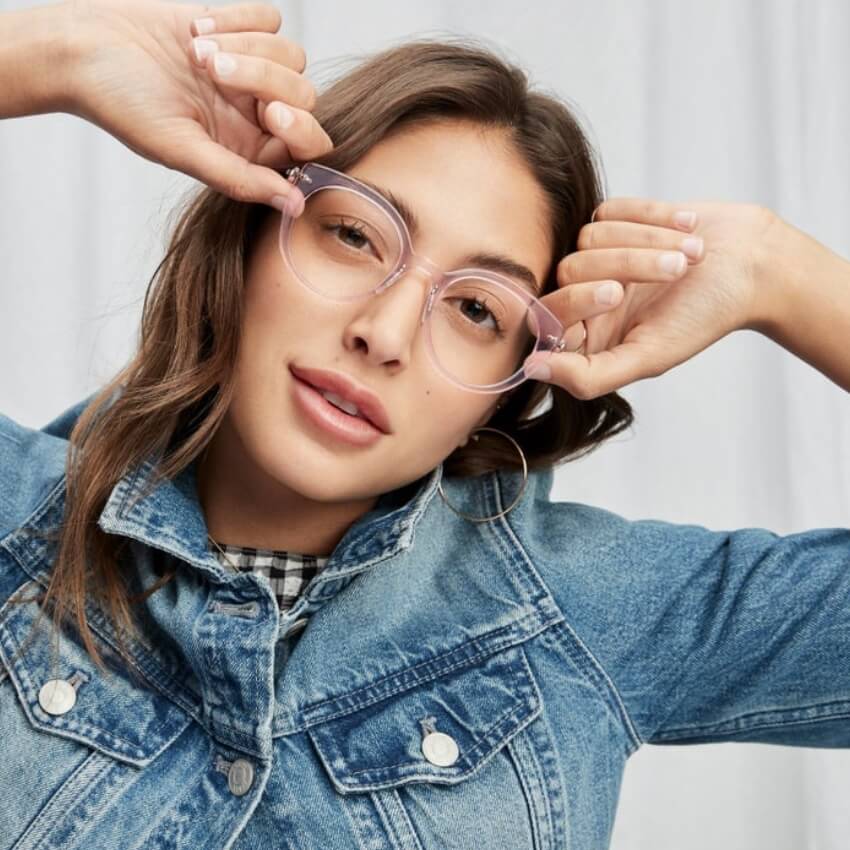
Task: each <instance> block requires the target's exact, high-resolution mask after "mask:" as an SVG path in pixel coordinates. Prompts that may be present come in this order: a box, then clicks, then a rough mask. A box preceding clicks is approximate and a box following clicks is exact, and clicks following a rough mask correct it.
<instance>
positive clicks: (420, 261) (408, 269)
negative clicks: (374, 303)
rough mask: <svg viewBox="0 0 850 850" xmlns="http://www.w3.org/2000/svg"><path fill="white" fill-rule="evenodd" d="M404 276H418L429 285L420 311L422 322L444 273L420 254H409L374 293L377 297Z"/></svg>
mask: <svg viewBox="0 0 850 850" xmlns="http://www.w3.org/2000/svg"><path fill="white" fill-rule="evenodd" d="M405 274H420V275H421V276H423V277H424V278H425V280H426V281H428V283H429V284H430V286H429V287H428V298H427V300H426V302H425V307H424V309H423V311H422V320H423V321H424V320H425V316H427V315H428V313H430V312H431V305H432V304H433V303H434V297H435V296H436V294H437V292H438V291H439V289H440V286H441V284H442V283H443V281H444V280H445V277H446V273H445V272H444V271H443V270H442V269H441V268H440V267H439V266H438V265H437V264H436V263H435V262H434V261H433V260H431V259H429V258H428V257H425V256H423V255H421V254H414V253H413V252H410V253H409V254H408V255H407V258H406V259H405V261H404V262H403V263H402V264H401V266H400V267H399V268H398V269H396V270H395V271H394V272H393V273H392V274H391V275H390V276H389V277H388V278H387V279H386V280H385V281H384V282H383V283H382V284H381V285H380V286H379V287H378V288H377V289H376V290H375V292H374V294H375V295H379V294H380V293H381V292H383V291H384V290H385V289H389V288H390V287H391V286H392V285H393V284H394V283H396V281H398V279H399V278H400V277H401V276H402V275H405Z"/></svg>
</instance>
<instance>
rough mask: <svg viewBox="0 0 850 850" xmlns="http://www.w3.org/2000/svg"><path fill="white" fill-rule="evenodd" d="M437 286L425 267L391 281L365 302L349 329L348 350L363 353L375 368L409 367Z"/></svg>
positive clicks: (403, 273)
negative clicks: (422, 321)
mask: <svg viewBox="0 0 850 850" xmlns="http://www.w3.org/2000/svg"><path fill="white" fill-rule="evenodd" d="M433 283H434V274H433V271H432V270H431V269H430V268H429V267H428V265H426V264H423V263H417V264H416V265H414V266H411V267H410V268H408V269H405V270H404V271H403V272H402V273H401V274H399V275H398V276H397V277H395V278H393V279H390V280H389V281H387V283H385V284H384V286H383V287H382V288H381V289H379V290H378V291H377V292H376V293H375V294H374V295H372V296H371V297H370V298H367V299H364V301H363V302H362V303H361V305H360V307H359V309H358V310H357V312H356V313H355V314H354V316H353V318H352V319H351V321H350V322H349V323H348V325H347V326H346V329H345V340H344V341H345V346H346V348H348V349H350V350H356V349H358V348H359V349H361V350H363V351H364V352H365V354H366V356H367V357H368V359H369V361H370V362H371V363H372V364H373V365H375V366H380V365H382V364H389V365H392V366H394V367H395V368H396V369H400V368H406V367H407V366H409V365H410V362H411V359H412V357H413V352H414V350H415V349H416V347H417V346H418V345H420V343H421V331H422V327H421V319H422V316H423V313H424V309H425V306H426V304H427V299H428V295H429V294H430V292H431V290H432V287H433ZM423 350H424V346H423Z"/></svg>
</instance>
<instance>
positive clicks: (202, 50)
mask: <svg viewBox="0 0 850 850" xmlns="http://www.w3.org/2000/svg"><path fill="white" fill-rule="evenodd" d="M192 44H193V46H194V48H195V56H196V58H197V60H198V62H203V61H204V59H206V58H207V56H209V55H210V53H215V52H216V51H217V50H218V44H216V42H214V41H212V40H211V39H209V38H196V39H193V41H192Z"/></svg>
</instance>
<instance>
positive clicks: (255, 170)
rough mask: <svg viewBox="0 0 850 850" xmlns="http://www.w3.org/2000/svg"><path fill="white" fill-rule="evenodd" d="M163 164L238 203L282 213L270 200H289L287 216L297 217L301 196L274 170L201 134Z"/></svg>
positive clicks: (178, 147) (191, 135)
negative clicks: (257, 205)
mask: <svg viewBox="0 0 850 850" xmlns="http://www.w3.org/2000/svg"><path fill="white" fill-rule="evenodd" d="M169 160H170V161H169V162H168V163H165V164H166V165H169V166H170V167H173V168H177V169H179V170H180V171H182V172H184V173H185V174H189V175H191V176H192V177H195V178H197V179H198V180H201V181H203V182H204V183H206V184H207V185H208V186H211V187H212V188H213V189H215V190H216V191H218V192H221V193H222V194H224V195H227V196H228V197H230V198H233V199H234V200H237V201H243V202H246V203H265V204H270V205H272V206H274V207H276V208H277V209H281V206H280V204H279V203H277V202H275V203H273V200H272V199H273V198H275V197H276V196H277V197H280V198H286V199H288V198H292V199H293V200H292V201H291V204H292V206H291V207H290V210H289V211H290V212H292V213H293V214H294V215H298V214H300V211H301V210H303V208H304V195H303V194H302V192H301V191H300V190H299V189H298V188H297V187H296V186H293V185H292V184H291V183H290V182H289V181H288V180H286V178H285V177H283V176H282V175H281V174H278V173H277V172H276V171H275V170H274V169H272V168H267V167H265V166H262V165H259V164H255V163H252V162H249V161H248V160H247V159H245V158H244V157H242V156H239V154H237V153H234V152H233V151H231V150H229V149H228V148H225V147H223V146H222V145H219V144H217V143H216V142H214V141H213V140H212V139H211V138H210V137H209V136H207V135H206V134H204V133H203V132H202V131H199V132H197V133H189V134H187V137H186V139H185V140H184V141H183V144H177V145H175V153H174V154H173V155H172V156H171V157H170V158H169Z"/></svg>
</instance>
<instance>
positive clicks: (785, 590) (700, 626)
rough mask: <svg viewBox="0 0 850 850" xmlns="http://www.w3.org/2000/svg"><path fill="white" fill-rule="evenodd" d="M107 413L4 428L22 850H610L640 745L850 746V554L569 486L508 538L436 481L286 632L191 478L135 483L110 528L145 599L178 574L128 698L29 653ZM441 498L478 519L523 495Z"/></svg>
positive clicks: (381, 517) (2, 634)
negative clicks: (227, 554)
mask: <svg viewBox="0 0 850 850" xmlns="http://www.w3.org/2000/svg"><path fill="white" fill-rule="evenodd" d="M87 401H88V399H86V400H84V401H83V402H81V403H80V404H78V405H76V406H75V407H73V408H71V409H70V410H69V411H66V412H65V413H64V414H63V415H62V416H60V417H59V418H57V419H56V420H54V421H53V422H52V423H50V424H49V425H47V426H45V427H44V428H43V429H41V430H34V429H30V428H26V427H23V426H21V425H19V424H17V423H15V422H14V421H12V420H10V419H8V418H6V417H2V416H0V479H1V481H0V850H7V848H15V850H34V848H45V849H46V848H51V850H54V848H55V850H59V848H61V850H76V848H80V850H100V848H103V850H107V849H108V850H118V848H120V850H129V848H134V850H141V848H145V850H154V848H157V850H164V848H187V850H206V848H209V850H213V849H214V848H215V850H219V848H239V850H243V848H244V850H249V848H250V850H266V848H276V850H283V849H284V848H288V849H289V850H454V848H457V849H458V850H461V848H462V850H480V848H486V849H487V850H491V848H498V850H554V848H558V850H565V848H570V850H597V848H599V850H601V848H605V847H607V846H608V844H609V838H610V835H611V831H612V824H613V820H614V816H615V812H616V808H617V799H618V794H619V789H620V784H621V777H622V773H623V769H624V766H625V763H626V759H628V757H629V756H630V755H631V754H632V753H634V752H635V751H636V750H637V749H638V747H640V746H641V745H642V744H645V743H651V744H687V743H705V742H711V741H758V742H769V743H774V744H787V745H792V746H808V747H848V746H850V530H848V529H846V528H821V529H814V530H811V531H806V532H803V533H797V534H791V535H788V536H779V535H776V534H774V533H773V532H771V531H768V530H765V529H759V528H742V529H736V530H729V531H712V530H709V529H707V528H704V527H702V526H699V525H676V524H671V523H667V522H662V521H658V520H651V519H647V520H640V521H631V520H627V519H624V518H623V517H620V516H618V515H616V514H614V513H611V512H609V511H606V510H603V509H600V508H597V507H591V506H588V505H583V504H577V503H574V502H552V501H550V498H549V494H550V488H551V484H552V471H551V470H548V471H544V472H538V473H535V474H532V475H530V476H529V483H528V490H527V492H526V493H525V495H524V497H523V499H522V501H521V502H520V504H519V505H518V506H517V507H516V508H515V509H514V510H513V511H511V512H510V513H509V514H508V515H507V516H506V517H504V518H502V519H500V520H498V521H495V522H490V523H484V524H472V523H469V522H467V521H465V520H463V519H462V518H460V517H458V516H456V515H455V514H454V513H453V512H452V511H451V510H450V509H449V508H448V507H447V506H446V505H444V504H443V502H442V500H441V499H440V498H439V495H438V494H437V492H436V486H437V482H438V481H439V480H440V476H441V474H442V469H441V468H440V467H438V468H437V469H435V470H434V471H433V472H432V473H430V474H429V475H427V476H425V477H423V479H421V480H419V481H417V482H414V483H413V484H412V485H410V486H409V487H406V488H400V489H399V490H398V491H395V492H393V493H390V494H386V495H385V496H383V497H382V498H381V499H380V501H379V502H378V504H377V505H376V507H375V509H374V510H372V511H371V512H369V513H368V514H366V515H365V516H363V517H361V518H360V519H359V520H358V521H357V522H355V523H354V525H353V526H352V527H351V528H350V529H349V530H348V531H347V533H346V534H345V536H344V537H343V539H342V540H341V541H340V543H339V544H338V546H337V547H336V549H335V550H334V552H333V554H332V556H331V558H330V560H329V561H328V564H327V566H326V567H325V569H324V570H323V571H322V572H321V573H320V574H319V575H317V576H315V577H314V578H313V579H312V580H311V582H310V583H309V585H308V586H307V587H306V589H305V592H304V594H303V595H302V596H301V597H300V598H299V600H298V602H297V603H296V604H295V606H294V607H293V608H292V609H290V610H289V611H288V612H286V613H285V614H284V615H280V614H279V611H278V608H277V606H276V604H275V601H274V597H273V595H272V592H271V588H270V586H269V583H268V580H267V579H266V578H265V577H263V576H261V575H257V574H250V573H242V574H233V573H231V572H227V571H225V570H224V569H223V568H222V567H221V566H220V565H219V563H218V562H217V560H216V559H215V557H214V556H213V555H212V554H211V553H210V552H209V551H208V547H207V542H206V525H205V522H204V516H203V513H202V510H201V508H200V504H199V502H198V500H197V492H196V479H195V477H194V476H195V469H194V467H189V468H188V469H187V470H185V471H184V472H183V473H182V474H181V475H180V476H178V477H177V478H176V479H175V480H174V481H168V482H164V483H163V484H161V485H160V486H159V487H158V488H157V489H156V490H155V491H154V492H153V493H152V494H151V495H150V496H148V497H147V498H146V499H144V500H141V501H138V502H137V503H136V504H135V505H131V503H130V498H129V497H130V496H131V495H132V494H134V493H135V492H138V488H139V485H140V483H141V482H142V481H143V480H144V479H145V476H146V475H147V474H148V473H149V472H150V469H151V467H150V465H149V464H148V463H144V464H141V465H140V466H139V468H137V469H134V470H132V471H131V472H129V473H128V474H127V475H126V476H125V477H124V478H123V479H122V480H121V481H120V482H119V483H118V484H117V485H116V486H115V488H114V490H113V491H112V494H111V496H110V497H109V500H108V502H107V504H106V506H105V508H104V510H103V512H102V514H101V516H100V519H99V525H100V527H101V528H102V529H104V531H106V532H108V533H109V534H116V535H121V536H123V537H125V538H127V539H128V541H129V543H128V546H127V547H126V548H125V550H124V552H125V553H126V557H125V563H124V564H122V566H123V567H124V568H125V569H126V575H127V577H128V580H129V581H130V582H131V587H132V589H133V590H135V591H139V590H141V589H142V588H144V587H146V586H148V585H150V584H151V583H153V582H154V581H155V580H156V579H157V578H158V577H159V576H160V573H161V570H162V569H163V568H169V567H177V575H176V577H175V579H174V580H173V581H171V582H170V583H168V584H166V585H165V586H164V587H163V588H161V589H160V590H159V591H157V592H156V593H154V594H153V595H152V596H151V597H150V598H149V599H148V600H147V601H146V602H145V603H143V604H141V605H137V606H135V608H134V610H136V611H137V612H138V616H139V617H140V619H141V620H142V621H143V624H144V627H145V637H146V641H147V643H138V644H134V645H133V647H132V650H133V658H134V669H133V675H130V674H129V673H128V671H127V670H125V669H122V668H121V667H120V666H119V665H118V664H117V663H115V664H114V667H113V666H112V665H111V667H113V669H111V672H110V675H109V676H104V675H103V674H102V673H100V672H99V671H98V670H97V668H96V667H95V666H94V664H93V663H92V662H91V661H90V659H89V658H88V656H87V655H86V653H85V652H84V650H83V649H82V647H81V645H80V642H79V641H78V639H76V637H75V635H74V634H72V633H71V631H70V630H68V631H67V632H66V633H64V634H63V635H62V636H61V640H60V641H59V642H58V648H57V652H56V654H55V657H54V658H53V659H52V660H51V654H50V643H51V641H50V637H49V629H48V628H47V627H45V628H43V629H41V630H39V631H38V632H37V633H36V637H35V638H34V639H33V641H32V643H31V644H30V645H29V646H28V647H27V649H26V651H25V652H24V653H23V654H22V655H21V656H20V657H18V658H14V657H13V656H14V655H15V653H16V651H17V650H18V649H19V648H20V645H21V642H22V640H23V638H24V637H25V635H26V634H27V632H28V629H29V626H30V623H31V622H32V620H33V618H34V616H35V614H36V607H37V606H36V603H30V604H27V605H19V606H11V605H8V604H5V603H6V600H8V598H9V597H10V596H11V595H12V594H13V593H14V592H16V591H18V590H22V592H23V593H24V594H25V595H26V596H32V595H34V592H35V591H36V590H37V589H38V586H39V585H42V586H46V584H47V581H48V578H49V574H50V570H51V564H52V552H53V549H52V548H51V547H52V546H53V545H55V544H48V543H46V542H45V541H44V540H42V539H39V536H38V534H39V532H41V531H43V530H44V529H46V528H48V527H50V526H51V525H55V524H56V523H57V522H58V521H59V520H60V519H61V516H62V513H63V505H64V496H65V492H64V477H63V475H64V462H65V453H66V450H67V447H68V442H67V435H68V433H69V431H70V429H71V427H72V426H73V424H74V422H75V421H76V418H77V416H78V415H79V413H80V411H81V409H82V407H83V405H84V404H85V403H86V402H87ZM443 483H444V487H445V488H446V491H447V496H448V497H449V499H451V501H452V503H453V504H454V505H456V506H457V507H458V508H459V509H461V510H464V511H467V512H469V513H472V514H475V515H477V516H482V515H485V514H492V513H494V512H497V511H498V510H500V509H501V508H502V507H503V506H504V505H506V504H509V503H510V501H512V499H513V497H514V494H515V493H516V492H517V488H518V487H519V485H520V483H521V476H520V475H519V474H518V473H509V474H506V473H498V474H496V473H492V474H488V475H486V476H483V477H481V478H479V479H475V480H458V479H447V480H446V481H444V482H443ZM300 618H307V619H308V622H307V625H306V627H305V628H303V629H300V630H298V631H297V633H295V631H292V633H290V632H291V630H292V628H293V624H294V623H295V622H296V621H297V620H299V619H300ZM89 619H90V622H91V623H92V625H93V627H94V629H95V632H96V636H97V639H98V642H99V646H100V648H101V650H102V651H103V652H104V653H105V655H106V657H107V659H109V660H113V661H114V660H115V653H114V651H111V647H113V646H114V634H113V632H112V630H111V627H110V625H109V624H108V622H107V620H106V619H105V618H104V616H103V614H102V613H101V612H100V611H99V610H97V609H96V608H94V607H91V608H90V611H89ZM45 623H49V617H47V616H46V617H45ZM54 680H65V683H66V684H65V685H64V687H65V688H66V691H69V690H70V688H73V689H74V692H75V694H76V696H75V700H74V701H73V704H72V705H70V707H69V706H68V705H67V704H66V705H65V706H64V707H63V708H62V709H61V710H60V711H59V712H58V713H48V712H47V711H45V709H44V707H43V702H42V701H41V700H40V698H39V696H40V692H41V693H42V697H43V692H42V690H41V689H42V688H43V687H44V686H45V684H46V683H48V682H51V681H54ZM68 683H69V684H68ZM69 685H70V687H69ZM47 704H48V706H50V703H49V701H48V702H47ZM423 742H426V743H424V744H423Z"/></svg>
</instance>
